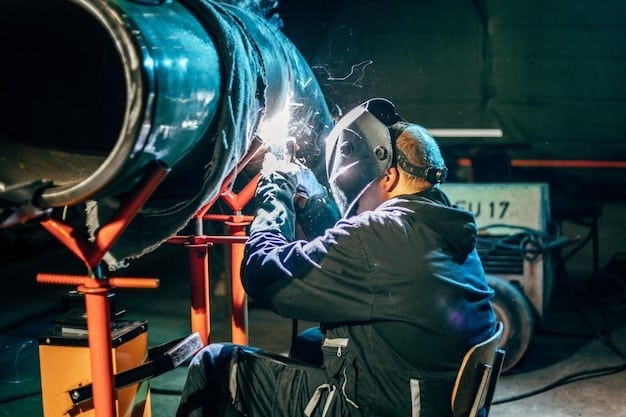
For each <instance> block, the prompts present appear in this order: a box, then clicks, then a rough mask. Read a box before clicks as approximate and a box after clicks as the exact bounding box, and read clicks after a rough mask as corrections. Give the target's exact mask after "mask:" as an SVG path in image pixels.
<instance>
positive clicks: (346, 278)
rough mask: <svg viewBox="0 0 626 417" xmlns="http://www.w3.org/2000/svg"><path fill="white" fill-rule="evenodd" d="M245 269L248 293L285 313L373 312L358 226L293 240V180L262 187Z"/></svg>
mask: <svg viewBox="0 0 626 417" xmlns="http://www.w3.org/2000/svg"><path fill="white" fill-rule="evenodd" d="M260 187H267V188H265V189H262V190H260V191H261V192H260V193H259V194H261V195H262V198H261V199H260V201H259V202H258V206H257V210H256V213H255V218H254V220H253V222H252V224H251V226H250V237H249V239H248V241H247V242H246V247H245V252H244V259H243V264H242V269H241V274H242V282H243V285H244V288H245V289H246V292H247V293H248V295H249V296H250V297H252V298H253V299H254V300H255V301H256V302H258V303H260V304H261V305H264V306H266V307H268V308H271V309H272V310H274V311H275V312H277V313H278V314H280V315H283V316H285V317H293V318H298V319H302V320H310V321H352V320H355V321H360V320H368V319H369V318H370V314H371V304H372V288H371V279H370V278H371V277H370V275H371V274H373V269H372V268H371V266H370V264H369V262H364V260H366V259H368V258H367V257H366V254H365V253H364V252H365V250H366V248H365V247H364V246H363V245H361V244H359V242H360V241H362V239H361V238H360V237H359V233H358V228H356V227H354V225H352V224H351V223H349V222H346V221H341V222H339V223H338V224H337V225H335V227H333V228H331V229H329V230H327V231H326V232H325V233H324V234H323V235H322V236H320V237H318V238H316V239H313V240H311V241H308V242H307V241H304V240H295V237H294V236H295V221H296V220H295V217H296V216H295V210H294V206H293V200H292V198H293V197H292V196H293V189H294V188H295V187H294V185H293V184H291V185H290V184H289V183H288V182H286V183H283V182H280V181H278V182H272V183H269V184H263V185H260Z"/></svg>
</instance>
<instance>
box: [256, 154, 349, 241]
mask: <svg viewBox="0 0 626 417" xmlns="http://www.w3.org/2000/svg"><path fill="white" fill-rule="evenodd" d="M257 198H259V201H260V204H259V210H257V216H258V215H263V216H266V217H267V216H274V217H275V218H274V219H273V220H270V219H267V218H266V219H265V222H266V224H268V225H270V224H272V223H275V222H278V224H274V226H275V227H276V226H282V227H281V230H282V231H283V232H286V233H289V234H290V235H291V236H289V235H287V234H285V236H287V237H288V238H295V237H299V238H305V239H313V238H315V237H317V236H320V235H321V234H323V233H324V231H325V230H326V229H328V228H330V227H332V226H334V224H335V223H336V222H337V220H339V218H340V217H341V216H340V213H339V209H338V207H337V205H336V204H335V202H334V201H332V199H331V198H329V196H328V192H327V191H326V188H325V187H324V186H322V184H320V182H319V181H318V180H317V178H316V177H315V174H314V173H313V171H311V170H310V169H309V168H308V167H306V166H305V165H304V164H302V163H301V162H299V161H298V160H291V161H290V160H288V159H278V158H276V156H274V155H273V154H272V153H271V152H268V153H267V154H266V156H265V160H264V161H263V167H262V169H261V179H260V180H259V186H258V187H257ZM271 199H275V200H278V201H280V202H281V203H282V205H283V207H282V209H281V208H280V207H277V205H276V204H274V209H273V210H272V209H270V210H268V208H269V206H268V204H269V203H270V200H271ZM264 205H265V207H266V209H265V210H263V209H262V206H264ZM290 210H293V213H295V216H296V217H295V219H289V215H288V211H290ZM291 221H293V222H294V223H293V230H291V227H289V226H290V225H289V224H284V223H290V222H291ZM296 231H297V232H298V235H299V236H296ZM292 233H293V234H292Z"/></svg>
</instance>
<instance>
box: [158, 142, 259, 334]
mask: <svg viewBox="0 0 626 417" xmlns="http://www.w3.org/2000/svg"><path fill="white" fill-rule="evenodd" d="M266 150H267V148H266V147H264V146H262V143H261V141H260V140H259V139H258V138H257V139H256V140H255V141H254V142H253V143H252V146H251V147H250V150H249V151H248V153H247V154H246V155H245V156H244V157H243V158H242V159H241V161H240V162H239V164H238V165H237V167H236V168H235V169H233V171H231V172H230V173H229V174H228V176H227V177H226V178H225V179H224V181H223V182H222V187H221V188H220V192H219V193H218V194H217V195H216V197H215V198H214V199H213V200H211V201H209V202H208V203H207V204H205V205H204V206H203V207H202V208H201V209H200V210H198V212H197V213H196V215H195V216H194V220H195V228H196V230H195V234H194V235H190V236H173V237H171V238H169V239H168V242H169V243H175V244H184V245H185V246H187V249H188V251H189V264H190V273H191V331H192V332H198V333H199V334H200V337H201V339H202V342H203V343H204V344H205V345H207V344H208V343H209V342H210V340H211V301H210V274H209V249H210V248H211V246H213V245H214V244H228V245H230V246H231V253H230V258H231V294H232V304H231V306H232V312H231V338H232V342H233V343H237V344H242V345H247V344H248V336H247V333H248V311H247V302H246V295H245V291H244V289H243V285H242V284H241V269H240V268H241V262H242V260H243V250H244V246H245V242H246V240H247V236H246V234H245V228H246V226H247V225H248V224H250V222H251V221H252V219H253V216H246V215H243V214H242V213H241V212H242V210H243V208H244V207H245V205H246V204H248V202H250V200H252V198H253V197H254V194H255V191H256V187H257V184H258V181H259V177H260V174H257V175H256V176H255V177H254V178H252V180H250V182H248V184H246V185H245V186H244V187H243V188H242V189H241V190H240V191H239V193H234V192H233V191H232V190H231V187H232V184H233V182H234V180H235V177H236V176H237V174H238V173H239V172H241V171H242V170H243V168H244V167H245V166H246V165H247V164H248V163H249V162H250V161H251V160H252V159H253V158H254V157H256V156H258V155H259V154H261V153H264V152H265V151H266ZM220 198H221V199H222V200H223V201H224V202H225V203H226V204H227V205H228V206H229V207H230V208H231V209H232V211H233V214H207V212H208V211H209V210H210V209H211V207H213V204H215V202H216V201H217V200H218V199H220ZM204 220H212V221H221V222H223V223H224V224H226V225H227V226H228V227H229V230H230V235H229V236H207V235H205V234H204V233H203V227H202V225H203V221H204Z"/></svg>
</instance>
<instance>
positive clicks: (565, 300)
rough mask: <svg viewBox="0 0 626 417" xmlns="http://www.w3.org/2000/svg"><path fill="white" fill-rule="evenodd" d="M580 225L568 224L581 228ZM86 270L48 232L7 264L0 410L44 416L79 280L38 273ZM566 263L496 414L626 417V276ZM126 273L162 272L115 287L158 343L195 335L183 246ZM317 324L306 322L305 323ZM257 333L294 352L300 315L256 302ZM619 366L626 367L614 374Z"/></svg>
mask: <svg viewBox="0 0 626 417" xmlns="http://www.w3.org/2000/svg"><path fill="white" fill-rule="evenodd" d="M622 210H623V207H622V206H616V207H612V208H610V210H608V211H605V212H604V216H603V218H604V219H608V220H606V221H607V222H608V221H610V224H609V223H606V224H604V225H603V226H602V228H601V233H600V235H601V237H602V243H601V259H600V264H601V266H602V271H601V272H604V269H605V266H606V265H607V263H608V261H609V258H610V257H611V255H613V254H614V253H616V251H620V250H623V249H622V248H623V247H624V243H623V236H625V235H626V234H625V233H624V231H626V228H624V219H623V215H622V214H620V213H623V211H622ZM616 224H617V226H616ZM576 227H577V226H575V225H567V226H566V228H570V229H571V231H574V232H576V230H575V229H576ZM564 231H565V232H567V231H568V230H565V229H564ZM16 244H17V243H16ZM16 251H17V252H19V248H18V249H16ZM81 269H82V266H81V265H79V264H78V263H77V262H76V261H75V260H74V259H73V258H72V256H71V255H69V254H68V253H67V250H66V249H65V248H63V247H58V246H57V245H54V244H52V245H50V244H49V242H48V241H47V239H46V238H45V237H42V242H40V247H38V248H37V250H34V251H32V253H29V254H25V255H24V256H22V257H21V258H20V259H17V260H15V261H14V262H9V263H7V262H5V263H4V264H0V282H2V284H3V291H2V293H1V294H0V305H1V306H2V307H0V342H2V343H0V349H1V350H0V360H2V362H1V363H0V417H5V416H6V417H9V416H10V417H21V416H29V417H37V416H41V415H43V412H42V398H41V394H40V389H41V387H40V381H39V370H38V369H39V368H38V356H37V349H36V338H37V336H39V335H40V334H41V332H42V330H43V329H45V328H47V326H49V321H50V319H51V317H53V316H54V315H55V314H56V312H57V311H58V308H59V303H60V300H61V298H62V296H63V295H64V294H65V293H67V291H69V290H71V289H74V288H71V287H63V286H52V285H43V284H37V283H36V282H35V275H36V274H37V273H38V272H58V273H72V272H77V273H81V272H80V271H81ZM566 271H567V274H564V275H563V276H560V277H557V278H556V279H555V285H554V289H553V295H552V298H551V301H550V303H549V306H548V309H547V311H546V313H545V315H544V317H543V319H542V320H541V321H540V322H539V323H538V324H537V328H536V329H535V335H534V337H533V339H532V342H531V346H530V348H529V350H528V351H527V354H526V356H525V357H524V359H523V360H522V361H521V362H520V363H519V364H518V365H517V366H516V367H514V368H513V369H512V370H510V371H509V372H508V373H507V374H505V375H502V376H501V379H500V381H499V384H498V387H497V390H496V394H495V402H494V405H493V407H492V410H491V414H490V416H491V417H505V416H506V417H516V416H519V417H521V416H524V417H526V416H530V415H533V416H550V417H574V416H585V417H606V416H611V417H626V396H625V395H624V392H625V391H624V387H626V371H625V369H624V364H625V363H626V361H625V359H624V352H625V351H626V293H625V292H624V283H625V278H624V277H617V278H615V277H614V276H611V278H608V275H606V274H602V275H601V276H591V274H592V272H593V271H592V268H591V266H590V254H589V251H588V249H585V250H583V251H582V252H581V253H580V254H578V255H577V256H576V257H574V258H572V259H570V260H569V261H568V262H567V264H566ZM121 275H124V276H153V277H157V278H159V279H160V280H161V286H160V287H159V288H158V289H154V290H143V289H142V290H137V289H120V290H117V291H116V295H115V298H116V304H117V305H118V306H119V307H121V308H124V309H126V316H125V318H127V319H133V320H135V319H136V320H146V321H148V326H149V330H148V337H149V344H150V346H156V345H158V344H161V343H164V342H167V341H171V340H173V339H176V338H178V337H182V336H186V335H188V334H189V333H190V324H189V308H190V297H189V294H190V288H189V270H188V264H187V254H186V252H185V249H184V248H183V247H182V246H173V245H169V244H167V245H164V246H163V247H161V248H159V249H158V250H156V251H155V252H152V253H150V254H148V255H146V256H145V257H143V258H141V259H140V260H138V261H136V262H134V263H133V264H131V266H130V267H129V268H128V269H127V270H124V271H122V272H121ZM215 281H216V282H215V283H214V286H213V296H212V309H211V310H212V335H211V338H212V340H214V341H218V340H229V338H230V316H229V314H230V312H229V304H228V298H227V296H226V294H225V283H224V282H223V281H220V280H217V279H216V280H215ZM600 284H602V285H600ZM309 324H310V323H300V328H304V327H306V326H307V325H309ZM248 335H249V341H250V344H252V345H256V346H260V347H262V348H266V349H269V350H273V351H277V352H286V351H287V350H288V349H289V344H290V337H291V321H290V320H288V319H285V318H281V317H278V316H276V315H275V314H273V313H271V312H269V311H266V310H263V309H259V308H255V306H254V305H252V306H251V307H250V309H249V330H248ZM17 341H19V342H20V343H21V344H20V346H21V347H22V348H23V349H22V350H21V351H20V352H17V350H16V349H15V348H16V346H17V344H18V342H17ZM33 341H34V342H33ZM620 355H621V356H620ZM617 367H621V368H620V369H621V371H620V372H612V373H610V371H613V370H615V369H617ZM185 372H186V369H185V366H182V367H179V368H177V369H175V370H173V371H170V372H168V373H166V374H164V375H161V376H159V377H156V378H154V379H152V380H151V400H152V406H151V415H152V416H155V417H161V416H163V417H165V416H173V415H174V410H175V409H176V405H177V402H178V395H177V393H178V392H179V391H180V389H181V388H182V385H183V383H184V378H185ZM605 373H608V374H606V375H605ZM572 381H573V382H572ZM565 382H569V383H565ZM45 417H52V416H45Z"/></svg>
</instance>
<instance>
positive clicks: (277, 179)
mask: <svg viewBox="0 0 626 417" xmlns="http://www.w3.org/2000/svg"><path fill="white" fill-rule="evenodd" d="M268 155H269V156H268V157H267V158H266V159H265V161H264V165H263V168H262V177H261V180H260V182H259V186H258V188H257V195H256V204H257V206H256V212H255V218H254V221H253V223H252V224H251V226H250V236H249V239H248V241H247V243H246V249H245V255H244V260H243V264H242V280H243V283H244V287H245V289H246V291H247V293H248V295H249V296H250V297H252V298H253V299H254V301H255V303H258V304H259V305H261V306H265V307H268V308H270V309H272V310H273V311H275V312H277V313H278V314H280V315H282V316H284V317H290V318H293V319H300V320H307V321H313V322H316V323H317V322H319V323H320V326H319V334H320V337H321V338H320V343H319V349H321V356H322V359H321V362H322V363H321V364H319V363H312V362H307V361H304V360H300V359H298V358H297V357H296V358H291V357H287V356H285V355H278V354H274V353H270V352H265V351H262V350H260V349H256V348H253V347H249V346H237V345H233V344H228V343H225V344H218V343H214V344H211V345H209V346H207V347H206V348H204V349H203V350H202V351H201V352H200V353H198V354H197V356H196V357H195V358H194V360H193V361H192V363H191V364H190V367H189V371H188V376H187V381H186V383H185V388H184V390H183V395H182V398H181V402H180V405H179V409H178V416H218V415H220V416H221V415H235V416H237V415H248V416H267V417H278V416H290V417H291V416H298V415H304V416H329V417H335V416H404V417H409V416H412V417H416V416H422V417H433V416H438V417H439V416H447V415H451V410H450V398H451V392H452V387H453V384H454V378H455V376H456V373H457V370H458V369H459V365H460V363H461V361H462V359H463V356H464V354H465V353H466V352H467V351H468V349H470V348H471V347H472V346H473V345H475V344H477V343H479V342H481V341H483V340H485V339H487V338H489V337H490V336H491V335H492V334H493V333H494V332H495V315H494V311H493V308H492V304H491V299H492V297H493V291H492V289H490V288H489V287H488V285H487V283H486V280H485V276H484V272H483V268H482V266H481V262H480V259H479V257H478V255H477V252H476V238H477V229H476V222H475V219H474V217H473V215H472V214H471V213H470V212H468V211H464V210H461V209H459V208H457V207H455V206H453V205H452V204H451V203H450V200H449V199H448V197H447V196H446V195H445V193H444V192H443V191H442V190H441V189H440V187H439V184H440V183H441V182H443V181H444V180H445V178H446V174H447V168H446V166H445V163H444V160H443V158H442V155H441V152H440V149H439V147H438V146H437V143H436V142H435V140H434V139H433V137H432V136H431V135H430V134H429V132H428V131H427V130H426V129H425V128H423V127H422V126H420V125H418V124H415V123H409V122H407V121H405V120H404V119H403V118H402V117H400V116H399V115H398V113H397V112H396V109H395V106H394V105H393V103H391V102H390V101H388V100H386V99H382V98H375V99H371V100H369V101H367V102H365V103H363V104H361V105H359V106H357V107H356V108H354V109H352V110H351V111H349V112H348V113H346V114H345V115H344V116H343V117H342V118H341V119H339V121H338V122H337V123H336V125H335V126H334V128H333V130H332V131H331V132H330V134H329V135H328V137H327V138H326V168H327V175H328V184H329V188H330V193H327V192H326V189H325V187H323V186H321V185H320V184H319V183H318V182H317V181H316V179H315V177H314V176H313V175H312V173H311V172H310V171H308V170H307V169H306V168H305V167H304V166H303V165H302V164H299V163H297V162H292V161H289V160H281V159H280V158H275V157H272V156H271V154H268ZM331 197H332V198H331ZM294 200H295V202H294ZM333 202H334V203H336V207H337V208H338V209H339V210H338V211H339V213H338V215H337V218H334V217H333V216H332V215H331V214H330V213H332V207H333ZM297 229H301V231H302V233H303V234H304V235H305V236H306V238H304V239H302V238H299V237H300V234H297ZM314 356H315V355H313V357H314Z"/></svg>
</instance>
